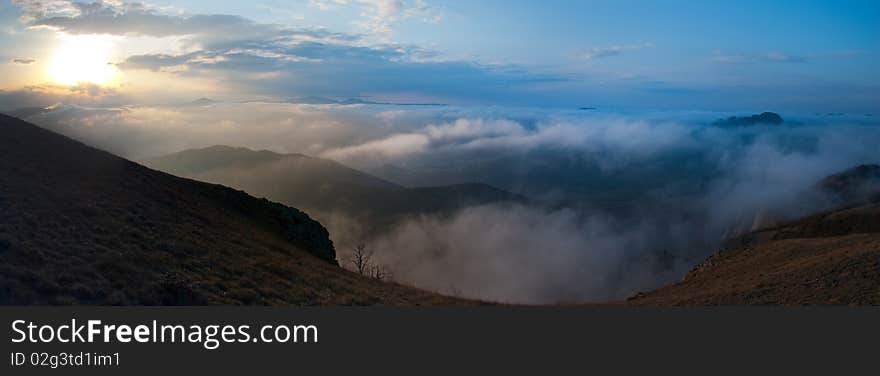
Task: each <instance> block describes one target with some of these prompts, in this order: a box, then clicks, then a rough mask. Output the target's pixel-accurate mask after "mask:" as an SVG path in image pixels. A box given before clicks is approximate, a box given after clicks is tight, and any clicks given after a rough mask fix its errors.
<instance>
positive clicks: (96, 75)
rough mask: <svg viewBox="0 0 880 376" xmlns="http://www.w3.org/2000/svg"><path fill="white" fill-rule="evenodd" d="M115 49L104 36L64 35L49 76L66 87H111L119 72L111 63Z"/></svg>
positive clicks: (57, 48)
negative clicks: (112, 52)
mask: <svg viewBox="0 0 880 376" xmlns="http://www.w3.org/2000/svg"><path fill="white" fill-rule="evenodd" d="M112 48H113V43H112V42H111V41H110V40H108V39H107V38H105V37H101V36H94V35H69V36H63V37H62V38H61V39H60V40H59V44H58V46H57V47H56V49H55V54H54V58H53V60H52V63H51V65H50V66H49V76H50V77H51V79H52V80H53V81H55V82H57V83H59V84H62V85H71V86H72V85H77V84H80V83H92V84H98V85H107V84H109V83H110V82H111V81H112V80H113V78H114V77H115V76H116V73H117V70H116V67H115V66H114V65H113V64H112V63H110V52H111V50H112Z"/></svg>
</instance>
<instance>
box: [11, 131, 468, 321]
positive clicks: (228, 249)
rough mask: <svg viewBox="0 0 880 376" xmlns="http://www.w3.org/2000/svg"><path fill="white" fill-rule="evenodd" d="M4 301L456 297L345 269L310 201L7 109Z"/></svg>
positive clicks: (326, 301)
mask: <svg viewBox="0 0 880 376" xmlns="http://www.w3.org/2000/svg"><path fill="white" fill-rule="evenodd" d="M0 135H2V137H0V304H137V305H154V304H186V305H193V304H272V305H289V304H293V305H337V304H393V305H423V304H460V303H467V302H464V301H461V300H456V299H452V298H447V297H443V296H440V295H436V294H432V293H428V292H424V291H419V290H416V289H412V288H408V287H404V286H400V285H396V284H391V283H384V282H380V281H377V280H373V279H369V278H365V277H362V276H359V275H356V274H353V273H350V272H348V271H345V270H343V269H342V268H340V267H339V266H337V265H336V261H335V250H334V248H333V244H332V242H331V241H330V239H329V237H328V233H327V230H326V229H324V227H323V226H321V224H319V223H318V222H316V221H314V220H312V219H311V218H309V216H307V215H306V214H304V213H303V212H301V211H299V210H297V209H294V208H290V207H287V206H284V205H281V204H277V203H273V202H270V201H267V200H262V199H257V198H254V197H252V196H249V195H247V194H245V193H243V192H240V191H236V190H233V189H230V188H227V187H224V186H220V185H214V184H207V183H201V182H197V181H192V180H189V179H184V178H178V177H175V176H172V175H168V174H166V173H162V172H158V171H154V170H150V169H148V168H145V167H143V166H141V165H138V164H136V163H133V162H130V161H127V160H125V159H122V158H119V157H116V156H114V155H112V154H109V153H106V152H103V151H100V150H96V149H93V148H90V147H87V146H85V145H83V144H81V143H79V142H76V141H73V140H71V139H68V138H66V137H64V136H60V135H57V134H54V133H52V132H49V131H47V130H44V129H42V128H39V127H36V126H34V125H31V124H29V123H26V122H24V121H21V120H18V119H15V118H12V117H8V116H5V115H0Z"/></svg>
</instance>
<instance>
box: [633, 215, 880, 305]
mask: <svg viewBox="0 0 880 376" xmlns="http://www.w3.org/2000/svg"><path fill="white" fill-rule="evenodd" d="M736 243H737V244H735V246H732V247H730V248H728V249H726V250H724V251H722V252H720V253H718V254H716V255H714V256H712V257H710V258H709V259H707V260H706V261H704V262H703V263H701V264H700V265H698V266H696V267H695V268H693V269H692V270H691V272H690V273H688V275H687V276H686V277H685V278H684V280H683V281H681V282H679V283H676V284H673V285H670V286H667V287H664V288H661V289H659V290H656V291H652V292H649V293H641V294H638V295H636V296H634V297H632V298H630V299H629V300H628V301H627V303H628V304H634V305H685V306H695V305H697V306H699V305H752V304H773V305H776V304H783V305H814V304H846V305H880V203H878V202H873V203H867V204H860V205H857V206H852V207H845V208H841V209H837V210H832V211H828V212H824V213H819V214H815V215H811V216H807V217H805V218H802V219H800V220H796V221H792V222H789V223H785V224H783V225H779V226H775V227H772V228H767V229H762V230H758V231H754V232H752V233H749V234H747V235H744V236H741V237H739V238H738V239H736Z"/></svg>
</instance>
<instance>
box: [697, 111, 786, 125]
mask: <svg viewBox="0 0 880 376" xmlns="http://www.w3.org/2000/svg"><path fill="white" fill-rule="evenodd" d="M784 122H785V120H784V119H782V116H780V115H779V114H777V113H775V112H762V113H760V114H757V115H751V116H731V117H728V118H726V119H718V120H716V121H715V122H714V123H712V125H716V126H723V127H745V126H751V125H758V124H768V125H779V124H782V123H784Z"/></svg>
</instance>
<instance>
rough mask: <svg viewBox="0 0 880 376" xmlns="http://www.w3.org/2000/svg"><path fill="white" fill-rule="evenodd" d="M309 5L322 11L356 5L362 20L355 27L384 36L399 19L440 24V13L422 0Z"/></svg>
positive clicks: (317, 0) (337, 0)
mask: <svg viewBox="0 0 880 376" xmlns="http://www.w3.org/2000/svg"><path fill="white" fill-rule="evenodd" d="M309 4H310V5H311V6H313V7H316V8H318V9H320V10H323V11H328V10H332V9H334V8H335V7H337V6H340V5H352V4H353V5H357V6H359V7H360V9H361V17H362V20H360V21H356V22H355V25H357V26H359V27H361V28H363V29H364V30H366V31H369V32H371V33H373V34H379V35H386V36H387V34H390V33H391V32H392V27H393V25H394V24H395V23H397V22H398V21H400V20H401V19H408V18H417V19H419V20H421V21H423V22H432V23H433V22H440V21H441V20H442V19H443V15H442V13H440V12H439V11H438V10H437V9H436V8H434V7H432V6H430V5H428V3H427V2H425V1H424V0H414V1H409V0H311V1H310V2H309Z"/></svg>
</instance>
